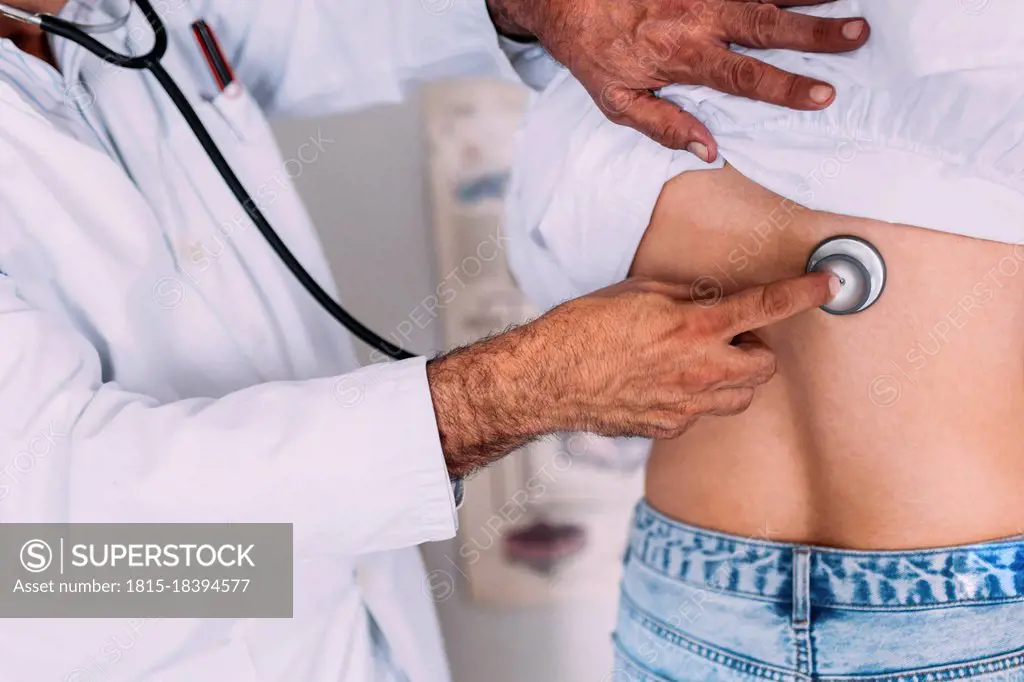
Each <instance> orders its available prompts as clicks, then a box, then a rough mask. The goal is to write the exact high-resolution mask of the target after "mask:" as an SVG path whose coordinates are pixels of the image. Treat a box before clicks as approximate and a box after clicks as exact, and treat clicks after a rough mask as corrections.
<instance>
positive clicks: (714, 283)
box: [510, 0, 1024, 682]
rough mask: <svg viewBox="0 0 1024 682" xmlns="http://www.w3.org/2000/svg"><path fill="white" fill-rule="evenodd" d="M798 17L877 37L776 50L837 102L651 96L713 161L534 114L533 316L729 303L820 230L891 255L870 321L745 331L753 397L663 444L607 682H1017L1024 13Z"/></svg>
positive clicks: (520, 208) (579, 107)
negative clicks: (628, 294)
mask: <svg viewBox="0 0 1024 682" xmlns="http://www.w3.org/2000/svg"><path fill="white" fill-rule="evenodd" d="M979 8H980V9H979ZM813 13H815V14H830V15H835V16H842V15H846V14H851V13H852V14H859V13H863V14H864V16H866V17H867V18H868V20H869V21H870V22H871V24H872V27H873V31H874V33H873V37H872V43H871V44H869V46H868V47H867V48H865V49H864V51H863V52H862V53H857V54H853V55H843V56H837V57H832V56H829V57H824V56H822V57H814V56H811V57H808V56H807V55H797V54H792V53H782V52H778V53H769V54H768V57H767V61H770V62H773V63H775V64H776V65H778V66H781V67H783V68H785V69H787V70H791V71H796V72H802V73H806V74H808V75H812V76H816V77H820V78H823V79H825V80H827V81H829V82H832V83H834V84H836V85H837V87H838V97H837V101H836V103H835V104H834V105H833V107H832V108H830V109H829V110H828V111H825V112H820V113H793V112H786V111H781V110H778V109H774V108H771V107H769V106H767V105H760V104H754V103H751V102H749V101H746V100H741V99H738V98H733V97H728V96H723V95H717V94H713V93H710V92H707V91H705V90H703V89H697V88H670V89H668V90H667V91H666V92H665V93H663V94H664V95H665V96H668V97H671V98H672V99H674V100H676V101H678V102H679V103H681V104H682V105H684V106H685V107H686V108H687V109H688V110H690V111H692V112H694V113H695V114H697V115H698V117H700V118H701V119H702V120H704V121H705V122H706V123H707V124H708V125H709V127H711V129H712V131H713V132H714V133H715V135H716V138H717V140H718V141H719V144H720V146H721V152H722V156H723V157H724V161H721V162H719V163H718V164H716V166H714V167H712V168H711V169H708V167H707V166H704V165H703V164H701V163H700V162H699V161H697V160H696V159H694V158H693V157H689V156H687V155H685V154H682V153H677V152H672V151H669V150H665V149H661V148H658V147H657V146H655V145H653V144H651V143H648V142H646V141H645V140H643V139H641V138H640V137H639V136H637V135H636V134H634V133H632V131H629V130H625V129H622V128H617V127H615V126H613V125H611V124H608V123H605V122H603V121H601V120H600V115H599V113H598V112H597V111H596V109H595V108H594V107H593V106H592V105H590V104H589V103H588V101H587V97H586V94H585V93H583V92H582V90H581V89H580V87H579V86H578V85H577V84H576V83H575V82H573V81H572V80H571V79H568V78H565V77H563V78H561V79H560V80H558V81H557V82H556V83H554V84H553V85H552V86H551V87H550V88H549V89H548V91H547V92H545V93H544V95H543V96H542V97H541V100H540V101H539V103H538V105H537V108H536V110H535V111H534V112H533V113H532V114H531V116H530V119H529V121H528V124H527V128H526V131H525V136H526V138H527V141H528V142H529V144H526V145H523V151H522V152H521V156H520V159H519V161H518V168H517V177H516V179H515V182H514V185H513V190H512V194H511V202H512V206H511V208H510V232H511V236H512V238H513V239H512V241H511V244H512V247H513V252H512V260H513V266H514V268H515V269H516V271H517V276H518V278H519V280H520V282H521V284H522V285H523V287H524V289H525V290H526V291H527V292H528V293H530V294H531V295H532V297H533V298H535V299H536V300H537V301H539V302H542V303H544V304H546V305H552V304H554V303H557V302H558V301H559V300H561V299H564V298H567V297H569V296H572V295H574V294H578V293H583V292H586V291H590V290H593V289H596V288H600V287H602V286H604V285H607V284H610V283H612V282H613V281H616V280H618V279H622V278H624V277H625V276H627V275H635V276H649V277H654V278H657V279H662V280H670V281H676V282H682V283H692V284H693V289H694V293H695V295H700V296H702V297H706V296H707V295H708V294H709V293H710V294H711V295H712V297H714V296H720V295H723V294H729V293H731V292H733V291H738V290H740V289H744V288H747V287H749V286H751V285H755V284H762V283H766V282H769V281H773V280H777V279H781V278H785V277H790V276H793V275H796V274H799V273H800V272H802V271H803V269H804V268H805V267H806V264H807V260H808V256H809V255H810V253H811V252H812V251H813V249H814V247H815V246H816V245H817V244H819V243H820V242H822V241H823V240H825V239H827V238H829V237H833V236H837V235H855V236H858V237H861V238H863V239H866V240H868V241H870V242H871V243H873V244H874V245H875V246H876V247H877V248H878V250H879V251H880V252H881V253H882V255H883V256H884V258H885V260H886V263H887V266H888V282H887V286H886V289H885V291H884V293H883V294H882V296H881V298H880V299H879V300H878V302H877V303H876V304H875V305H874V306H873V307H871V308H870V309H868V310H867V311H865V312H863V313H859V314H856V315H852V316H831V315H828V314H826V313H824V312H822V311H815V312H813V313H810V314H807V315H804V316H801V317H797V318H795V319H793V320H790V321H787V322H785V323H782V324H778V325H775V326H772V327H769V328H766V329H763V330H759V332H758V334H759V335H760V336H761V337H762V338H763V339H764V340H765V342H766V343H767V344H768V345H769V346H770V347H771V348H772V349H773V350H774V351H775V352H776V354H777V356H778V364H779V371H778V375H777V377H776V378H775V379H773V380H772V381H771V382H770V383H769V384H767V385H766V386H765V387H764V388H762V389H760V390H759V393H758V395H757V398H756V399H755V402H754V404H753V406H752V407H751V409H750V410H749V411H748V412H746V413H745V414H743V415H741V416H739V417H734V418H728V419H716V418H710V419H706V420H703V421H701V422H700V423H698V424H697V425H696V426H695V427H694V428H693V429H691V431H689V432H688V433H687V434H686V435H685V436H684V437H682V438H680V439H678V440H675V441H670V442H660V443H656V444H655V445H654V447H653V450H652V453H651V458H650V461H649V464H648V469H647V483H646V500H645V501H644V502H642V503H641V504H640V505H639V507H638V510H637V513H636V518H635V522H634V526H633V530H632V531H631V537H630V541H629V551H628V552H627V555H626V559H625V569H624V579H623V586H622V602H621V607H620V614H619V624H618V626H617V629H616V634H615V642H616V647H617V652H616V672H615V675H614V676H613V677H612V678H609V679H614V680H616V681H618V682H623V681H625V680H644V681H645V682H646V681H649V680H658V681H662V680H671V681H675V680H704V679H728V680H743V679H763V678H769V679H773V680H800V679H807V678H810V677H814V678H842V679H851V680H852V679H858V680H868V679H870V680H905V681H916V680H948V679H955V678H974V679H978V680H985V681H988V680H996V679H999V680H1024V540H1022V539H1021V535H1022V533H1024V416H1022V415H1024V31H1022V29H1021V28H1020V27H1021V26H1022V25H1024V4H1022V3H1015V2H1003V3H999V2H991V3H990V2H967V1H964V2H959V1H954V0H950V1H949V2H945V1H942V2H936V0H931V1H930V2H925V0H889V1H884V0H878V1H876V2H870V3H869V2H866V1H865V2H862V3H854V2H841V3H839V4H838V5H833V6H826V7H823V8H818V9H816V10H814V11H813ZM536 150H543V153H539V152H538V151H536ZM698 170H700V171H701V172H694V171H698Z"/></svg>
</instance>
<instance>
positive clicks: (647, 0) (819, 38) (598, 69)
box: [489, 0, 870, 161]
mask: <svg viewBox="0 0 1024 682" xmlns="http://www.w3.org/2000/svg"><path fill="white" fill-rule="evenodd" d="M831 1H832V0H620V1H617V2H609V1H608V0H489V5H490V7H491V12H492V16H493V17H494V19H495V24H496V25H497V26H498V28H499V30H501V31H502V32H504V33H505V34H506V35H509V36H511V37H515V36H525V35H534V36H536V37H537V38H538V39H539V40H540V42H541V43H542V44H543V45H544V47H545V48H546V49H547V50H548V51H549V52H550V53H551V55H552V56H553V57H555V58H556V59H557V60H558V61H560V62H561V63H562V64H564V65H565V66H566V67H568V68H569V69H570V70H571V71H572V72H573V74H574V75H575V76H576V78H578V79H579V81H580V82H581V83H582V84H583V85H584V87H586V89H587V91H588V92H589V93H590V95H591V96H592V97H593V98H594V100H595V101H596V102H597V103H598V105H600V107H601V108H602V110H603V111H604V112H605V114H606V115H607V116H608V117H609V118H610V119H611V120H613V121H615V122H617V123H620V124H623V125H627V126H630V127H632V128H635V129H637V130H639V131H640V132H642V133H644V134H646V135H648V136H649V137H651V138H653V139H655V140H657V141H658V142H660V143H662V144H664V145H666V146H668V147H672V148H675V149H684V148H685V149H689V150H690V151H692V152H693V153H695V154H696V155H697V156H700V157H701V158H703V159H704V160H706V161H711V160H714V159H715V158H716V156H717V153H718V152H717V147H716V145H715V142H714V139H713V138H712V136H711V133H710V132H709V131H708V130H707V128H706V127H705V126H704V125H703V124H701V123H700V122H699V121H697V119H695V118H694V117H693V116H691V115H689V114H687V113H686V112H684V111H682V110H680V109H679V108H678V107H677V106H676V105H674V104H672V103H670V102H667V101H665V100H661V99H659V98H658V97H656V96H655V94H654V91H656V90H658V89H660V88H662V87H665V86H666V85H671V84H676V83H678V84H684V85H704V86H709V87H712V88H714V89H716V90H720V91H722V92H727V93H731V94H736V95H741V96H744V97H750V98H752V99H757V100H762V101H765V102H771V103H774V104H779V105H782V106H786V107H790V108H793V109H803V110H815V109H821V108H824V107H827V106H828V105H829V104H831V102H832V100H833V99H834V96H835V92H834V90H833V89H832V88H831V86H829V85H828V84H826V83H822V82H820V81H817V80H815V79H812V78H807V77H804V76H799V75H794V74H790V73H786V72H784V71H781V70H779V69H776V68H774V67H771V66H768V65H767V64H764V63H763V62H760V61H757V60H756V59H753V58H751V57H746V56H741V55H738V54H736V53H734V52H731V51H730V50H729V45H730V44H731V43H736V44H739V45H744V46H747V47H753V48H782V49H793V50H802V51H805V52H847V51H850V50H855V49H857V48H859V47H861V46H862V45H864V43H865V42H866V41H867V39H868V35H869V33H870V28H869V27H868V25H867V22H865V21H864V20H862V19H821V18H816V17H809V16H806V15H803V14H797V13H794V12H790V11H787V10H785V9H782V8H785V7H797V6H808V5H820V4H825V3H826V2H831Z"/></svg>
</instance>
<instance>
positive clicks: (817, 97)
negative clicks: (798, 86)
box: [811, 85, 836, 104]
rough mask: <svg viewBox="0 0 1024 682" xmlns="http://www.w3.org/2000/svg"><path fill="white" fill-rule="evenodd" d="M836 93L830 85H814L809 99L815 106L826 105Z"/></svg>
mask: <svg viewBox="0 0 1024 682" xmlns="http://www.w3.org/2000/svg"><path fill="white" fill-rule="evenodd" d="M835 94H836V91H835V90H834V89H833V88H832V86H831V85H815V86H812V87H811V99H812V100H814V102H815V103H816V104H828V103H829V102H830V101H832V97H833V96H834V95H835Z"/></svg>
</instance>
